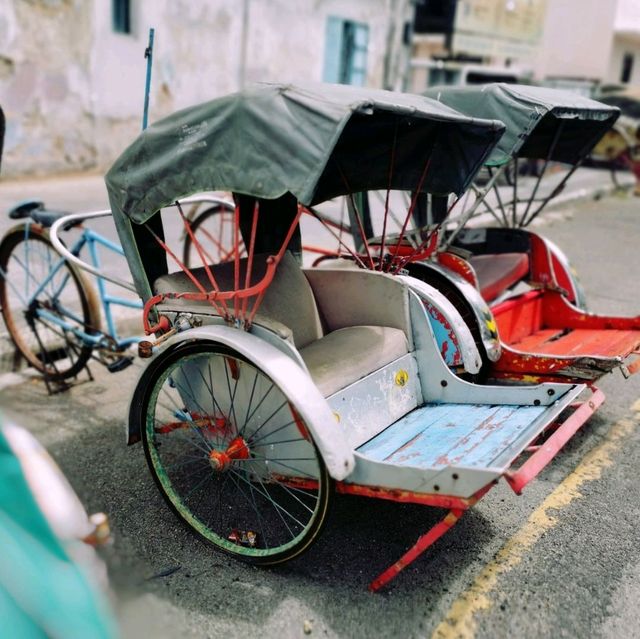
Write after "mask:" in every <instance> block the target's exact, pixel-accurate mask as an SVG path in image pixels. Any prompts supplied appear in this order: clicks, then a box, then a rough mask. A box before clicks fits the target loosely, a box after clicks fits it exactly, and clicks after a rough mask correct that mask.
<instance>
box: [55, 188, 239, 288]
mask: <svg viewBox="0 0 640 639" xmlns="http://www.w3.org/2000/svg"><path fill="white" fill-rule="evenodd" d="M205 202H206V203H211V204H223V205H228V204H229V200H226V199H224V198H221V197H215V196H197V195H195V196H193V197H187V198H184V199H182V200H180V204H201V203H205ZM170 206H175V205H173V204H172V205H170ZM167 208H169V207H167ZM109 215H112V213H111V209H104V210H101V211H91V212H89V213H71V214H69V215H65V216H64V217H61V218H60V219H58V220H56V221H55V222H54V223H53V224H52V226H51V228H50V229H49V237H50V238H51V243H52V244H53V246H54V248H55V249H56V251H58V253H60V255H62V257H64V258H65V259H66V260H68V261H69V262H71V263H72V264H75V265H76V266H77V267H78V268H81V269H82V270H83V271H87V273H91V274H92V275H95V276H96V277H101V278H102V279H103V280H107V281H108V282H111V283H112V284H116V285H117V286H120V287H121V288H125V289H127V290H129V291H133V292H134V293H137V291H136V287H135V286H134V285H133V284H132V283H131V282H125V281H124V280H121V279H118V278H117V277H113V276H111V275H106V274H105V273H103V272H102V271H100V270H99V269H97V268H96V267H95V266H93V265H92V264H88V263H87V262H83V261H82V260H81V259H80V258H79V257H78V256H77V255H74V254H73V253H72V252H71V251H70V250H69V249H68V248H67V247H66V246H65V245H64V244H63V243H62V241H61V240H60V238H59V237H58V232H59V229H60V228H62V229H63V230H64V228H65V226H67V225H68V224H69V222H77V221H84V220H90V219H95V218H98V217H107V216H109Z"/></svg>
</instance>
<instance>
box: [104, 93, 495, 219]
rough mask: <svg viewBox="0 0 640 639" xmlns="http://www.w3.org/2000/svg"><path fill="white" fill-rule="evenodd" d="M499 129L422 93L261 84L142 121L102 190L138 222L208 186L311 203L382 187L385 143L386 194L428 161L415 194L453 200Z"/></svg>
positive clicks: (413, 178)
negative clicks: (143, 126) (150, 121)
mask: <svg viewBox="0 0 640 639" xmlns="http://www.w3.org/2000/svg"><path fill="white" fill-rule="evenodd" d="M502 130H503V126H502V125H501V124H500V123H498V122H487V121H480V120H478V119H477V118H470V117H467V116H464V115H461V114H459V113H456V112H455V111H454V110H452V109H450V108H449V107H446V106H444V105H443V104H439V103H437V102H434V101H432V100H428V99H425V98H423V97H421V96H415V95H406V94H401V93H392V92H389V91H377V90H370V89H361V88H355V87H348V86H341V85H329V84H326V85H309V86H292V85H278V84H262V85H256V86H253V87H251V88H249V89H247V90H246V91H243V92H241V93H235V94H232V95H229V96H225V97H222V98H219V99H216V100H212V101H211V102H207V103H205V104H201V105H198V106H195V107H191V108H188V109H184V110H182V111H179V112H177V113H174V114H173V115H171V116H169V117H167V118H165V119H164V120H161V121H160V122H158V123H156V124H154V125H153V126H150V127H149V128H148V129H146V130H145V131H144V132H143V133H142V134H141V135H140V136H139V137H138V138H137V139H136V140H135V141H134V142H133V144H132V145H131V146H130V147H129V148H128V149H126V150H125V152H124V153H123V154H122V155H121V156H120V158H118V159H117V160H116V162H115V164H114V165H113V166H112V167H111V169H110V170H109V172H108V173H107V176H106V183H107V188H108V191H109V197H110V201H111V204H112V207H113V209H114V212H121V213H123V214H125V215H127V216H128V217H130V218H131V219H132V220H133V221H134V222H137V223H142V222H144V221H146V220H147V219H149V217H150V216H151V215H153V214H154V213H155V212H156V211H157V210H158V209H160V208H162V207H163V206H167V205H168V204H171V203H173V202H174V201H175V200H176V199H178V198H180V197H184V196H186V195H190V194H193V193H197V192H201V191H207V190H224V191H232V192H234V193H242V194H245V195H252V196H256V197H260V198H264V199H275V198H277V197H280V196H282V195H284V194H285V193H287V192H290V193H292V194H293V195H294V196H295V197H296V199H297V200H298V201H300V202H302V203H303V204H313V203H317V202H320V201H323V200H326V199H329V198H331V197H334V196H336V195H342V194H344V193H346V192H349V191H358V190H367V189H370V188H386V187H387V186H388V182H389V162H390V157H391V146H392V144H393V142H394V136H395V141H396V158H395V167H394V171H393V185H392V186H393V187H395V188H402V189H404V188H407V187H411V186H416V185H417V183H418V182H419V178H420V175H421V173H422V169H423V167H424V164H425V160H426V158H427V157H428V156H429V155H431V158H432V162H431V168H430V170H429V172H428V175H427V178H426V180H425V184H424V185H423V187H422V190H424V191H428V192H432V191H437V192H441V193H451V192H455V193H461V192H463V191H464V190H465V189H466V188H467V186H468V183H469V181H470V179H471V178H472V177H473V175H474V174H475V172H476V169H477V168H478V166H479V163H480V162H481V161H482V160H483V159H484V157H485V156H486V154H487V152H488V151H489V150H490V149H491V147H492V146H493V144H494V143H495V141H496V139H497V138H498V137H499V136H500V134H501V132H502ZM425 145H426V148H425ZM345 181H346V182H347V184H345Z"/></svg>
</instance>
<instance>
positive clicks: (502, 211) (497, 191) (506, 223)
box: [485, 164, 509, 226]
mask: <svg viewBox="0 0 640 639" xmlns="http://www.w3.org/2000/svg"><path fill="white" fill-rule="evenodd" d="M504 166H505V168H504V169H503V171H506V166H507V165H506V164H505V165H504ZM489 175H490V176H491V175H493V167H491V166H490V167H489ZM493 191H494V193H495V194H496V199H497V200H498V206H499V207H500V214H501V215H502V219H503V221H504V226H509V220H508V219H507V209H506V208H505V206H504V202H503V201H502V196H501V195H500V189H499V188H498V184H497V183H496V182H494V183H493ZM485 204H487V203H486V202H485ZM487 208H489V205H488V204H487ZM494 217H496V216H494ZM496 219H498V218H497V217H496ZM498 222H500V220H498Z"/></svg>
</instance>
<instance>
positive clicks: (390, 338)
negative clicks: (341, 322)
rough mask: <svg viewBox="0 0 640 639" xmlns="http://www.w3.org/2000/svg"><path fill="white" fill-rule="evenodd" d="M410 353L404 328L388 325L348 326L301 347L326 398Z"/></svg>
mask: <svg viewBox="0 0 640 639" xmlns="http://www.w3.org/2000/svg"><path fill="white" fill-rule="evenodd" d="M408 352H409V344H408V342H407V337H406V335H405V334H404V331H401V330H400V329H398V328H390V327H387V326H349V327H347V328H341V329H339V330H337V331H333V332H332V333H329V334H328V335H325V336H324V337H322V338H320V339H319V340H316V341H315V342H311V344H309V345H308V346H305V347H304V348H301V349H300V354H301V355H302V359H303V360H304V362H305V364H306V365H307V368H308V369H309V373H310V374H311V378H312V379H313V381H314V382H315V383H316V385H317V386H318V388H319V389H320V392H322V394H323V395H324V396H325V397H328V396H329V395H333V393H335V392H337V391H339V390H340V389H342V388H345V387H346V386H349V384H353V382H357V381H358V380H359V379H362V378H363V377H365V376H366V375H368V374H369V373H373V372H374V371H376V370H378V369H379V368H382V367H383V366H385V365H386V364H389V363H391V362H392V361H393V360H395V359H397V358H398V357H402V356H403V355H406V354H407V353H408Z"/></svg>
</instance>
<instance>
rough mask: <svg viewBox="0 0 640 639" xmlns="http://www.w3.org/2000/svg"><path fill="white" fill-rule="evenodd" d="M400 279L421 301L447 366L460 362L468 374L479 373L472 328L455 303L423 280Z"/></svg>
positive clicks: (478, 354)
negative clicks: (468, 325)
mask: <svg viewBox="0 0 640 639" xmlns="http://www.w3.org/2000/svg"><path fill="white" fill-rule="evenodd" d="M399 278H400V279H401V280H402V281H403V282H404V283H405V284H406V285H407V286H408V287H409V288H410V289H411V290H412V291H413V292H414V293H415V294H416V295H418V297H419V298H420V299H421V300H422V303H423V304H424V306H425V309H426V310H427V313H428V315H429V318H430V321H431V328H432V329H433V333H434V336H435V337H436V340H437V342H438V347H439V348H440V355H442V358H443V359H444V360H445V362H446V363H447V364H448V365H449V366H456V365H462V366H464V369H465V371H467V373H471V374H476V373H478V372H479V371H480V368H481V367H482V358H481V357H480V353H479V352H478V347H477V346H476V342H475V340H474V339H473V335H472V334H471V331H470V330H469V328H468V327H467V325H466V324H465V322H464V320H463V319H462V316H461V315H460V313H459V312H458V311H457V310H456V308H455V306H454V305H453V304H452V303H451V302H450V301H449V300H448V299H447V298H446V297H445V296H444V295H443V294H442V293H441V292H440V291H438V289H436V288H434V287H433V286H430V285H429V284H427V283H426V282H423V281H422V280H419V279H416V278H415V277H410V276H406V275H400V276H399Z"/></svg>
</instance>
